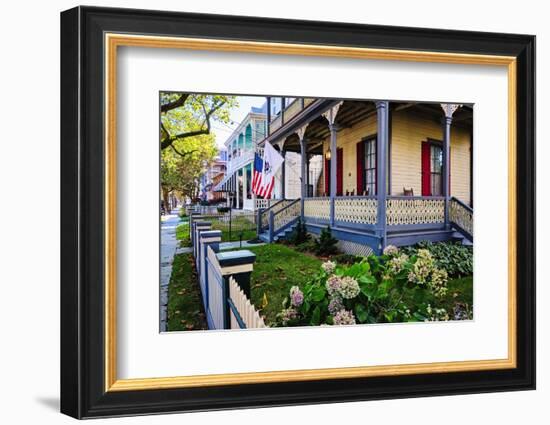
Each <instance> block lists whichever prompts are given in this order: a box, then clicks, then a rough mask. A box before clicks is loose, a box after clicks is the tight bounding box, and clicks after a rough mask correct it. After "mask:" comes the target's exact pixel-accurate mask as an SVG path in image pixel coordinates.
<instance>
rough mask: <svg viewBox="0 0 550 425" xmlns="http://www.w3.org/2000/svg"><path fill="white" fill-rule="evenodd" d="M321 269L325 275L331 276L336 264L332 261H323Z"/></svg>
mask: <svg viewBox="0 0 550 425" xmlns="http://www.w3.org/2000/svg"><path fill="white" fill-rule="evenodd" d="M321 268H322V269H323V271H324V272H325V273H326V274H331V273H332V272H333V271H334V269H335V268H336V263H335V262H334V261H325V262H324V263H323V264H322V265H321Z"/></svg>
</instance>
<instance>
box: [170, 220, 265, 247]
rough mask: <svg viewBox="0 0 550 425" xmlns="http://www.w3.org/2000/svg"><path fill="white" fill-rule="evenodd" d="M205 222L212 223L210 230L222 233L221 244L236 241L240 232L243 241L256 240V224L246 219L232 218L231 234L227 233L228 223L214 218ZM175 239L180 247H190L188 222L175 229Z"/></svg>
mask: <svg viewBox="0 0 550 425" xmlns="http://www.w3.org/2000/svg"><path fill="white" fill-rule="evenodd" d="M205 220H206V221H209V222H210V223H212V230H221V231H222V242H230V241H238V240H239V237H240V233H241V232H242V240H243V241H248V240H250V239H254V238H256V224H254V223H253V222H251V221H250V220H249V219H248V218H246V217H238V216H237V217H235V216H234V217H233V218H232V222H231V233H230V232H229V222H225V221H221V220H217V219H215V218H213V219H211V218H205ZM176 239H178V240H179V241H181V242H180V246H191V240H190V239H189V222H188V221H184V222H183V223H181V224H179V225H178V227H176Z"/></svg>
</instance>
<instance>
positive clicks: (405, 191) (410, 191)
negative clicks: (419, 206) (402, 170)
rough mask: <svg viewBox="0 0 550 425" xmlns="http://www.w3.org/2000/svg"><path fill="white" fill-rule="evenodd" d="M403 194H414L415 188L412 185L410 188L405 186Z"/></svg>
mask: <svg viewBox="0 0 550 425" xmlns="http://www.w3.org/2000/svg"><path fill="white" fill-rule="evenodd" d="M403 196H414V190H413V188H412V187H411V188H410V189H406V188H405V187H403Z"/></svg>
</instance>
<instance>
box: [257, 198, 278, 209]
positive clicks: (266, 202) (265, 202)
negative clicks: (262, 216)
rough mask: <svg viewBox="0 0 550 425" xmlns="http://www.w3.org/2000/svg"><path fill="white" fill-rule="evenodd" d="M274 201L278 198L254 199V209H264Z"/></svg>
mask: <svg viewBox="0 0 550 425" xmlns="http://www.w3.org/2000/svg"><path fill="white" fill-rule="evenodd" d="M275 202H279V200H278V199H256V200H255V203H254V209H255V210H259V209H260V208H263V209H264V210H265V209H267V208H269V207H270V206H271V205H272V204H274V203H275Z"/></svg>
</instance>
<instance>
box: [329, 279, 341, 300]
mask: <svg viewBox="0 0 550 425" xmlns="http://www.w3.org/2000/svg"><path fill="white" fill-rule="evenodd" d="M340 285H341V279H340V278H339V277H338V276H335V275H332V276H330V277H329V278H328V279H327V283H326V285H325V286H326V288H327V292H328V294H329V295H330V296H331V297H332V296H335V295H339V294H340Z"/></svg>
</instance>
